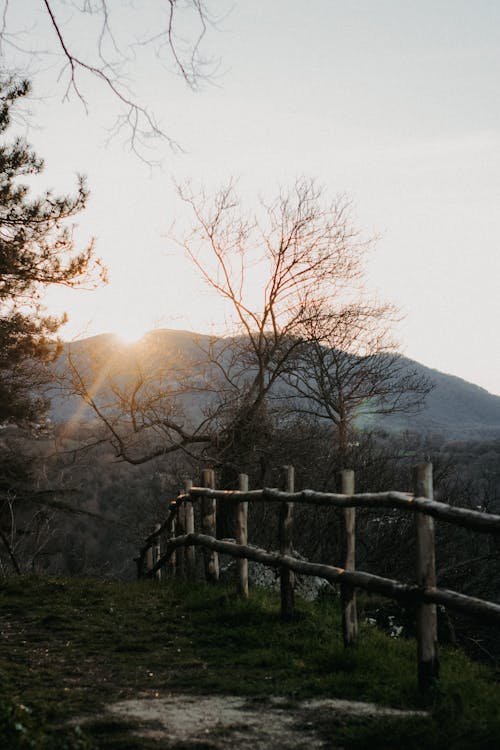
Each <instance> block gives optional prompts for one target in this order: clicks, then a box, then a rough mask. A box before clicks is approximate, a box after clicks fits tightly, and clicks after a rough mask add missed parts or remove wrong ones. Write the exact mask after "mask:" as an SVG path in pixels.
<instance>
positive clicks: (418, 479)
mask: <svg viewBox="0 0 500 750" xmlns="http://www.w3.org/2000/svg"><path fill="white" fill-rule="evenodd" d="M413 492H414V495H415V497H427V498H429V500H433V487H432V464H430V463H426V464H419V465H418V466H416V467H415V468H414V470H413ZM415 522H416V529H417V584H418V585H419V586H422V588H436V561H435V545H434V519H433V518H431V516H427V515H425V514H424V513H416V514H415ZM417 643H418V656H417V659H418V686H419V689H420V690H421V691H426V690H428V689H429V688H430V687H431V686H432V685H433V684H434V682H435V681H436V680H437V678H438V677H439V657H438V643H437V609H436V605H435V604H419V605H418V607H417Z"/></svg>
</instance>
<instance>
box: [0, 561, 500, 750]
mask: <svg viewBox="0 0 500 750" xmlns="http://www.w3.org/2000/svg"><path fill="white" fill-rule="evenodd" d="M278 613H279V602H278V597H277V596H276V595H275V594H273V593H270V592H268V591H264V590H259V589H256V590H253V591H252V594H251V598H250V600H248V601H244V600H241V599H239V598H238V597H236V596H235V595H234V594H233V593H232V592H231V591H230V590H229V589H225V588H223V587H207V586H204V585H195V586H193V585H190V586H186V585H184V586H183V585H179V584H177V583H175V582H166V583H161V584H160V585H159V584H157V583H155V582H141V583H137V584H125V583H116V582H102V581H92V580H84V579H64V580H59V579H51V578H42V577H30V576H27V577H22V578H11V579H7V580H4V581H2V582H1V583H0V628H1V637H0V673H1V674H2V680H1V683H0V706H1V707H2V709H1V710H2V711H3V713H2V714H1V717H2V719H1V721H2V722H3V723H0V728H1V732H0V737H1V738H2V740H3V739H4V737H6V738H8V740H9V742H10V744H9V743H6V742H4V743H3V745H2V746H5V747H9V748H12V749H13V750H18V749H19V750H24V748H25V747H26V748H28V747H34V748H38V747H40V748H45V747H47V748H52V747H53V748H54V749H55V750H57V749H58V748H59V747H61V748H63V747H66V748H67V750H79V749H81V750H86V749H87V747H88V748H91V747H92V748H93V747H99V748H114V749H115V750H118V749H121V748H135V747H138V748H139V747H140V748H148V747H158V743H155V742H154V740H137V739H136V738H134V736H133V734H132V730H133V725H125V724H124V723H123V722H119V721H117V722H110V721H107V720H104V718H102V716H101V718H100V715H101V714H102V710H103V707H104V706H105V705H106V703H108V702H112V701H117V700H123V699H126V698H133V697H137V696H138V695H139V694H140V695H141V696H142V697H148V696H149V697H155V696H157V695H161V694H162V693H166V692H172V691H183V692H191V693H211V692H218V693H226V694H238V695H246V696H249V697H253V698H254V699H258V698H262V699H265V697H266V696H270V695H281V696H287V697H289V698H290V700H291V702H292V703H293V701H296V700H299V699H303V698H309V697H339V698H350V699H353V700H367V701H373V702H375V703H380V704H384V705H388V706H393V707H396V708H421V707H423V706H427V707H428V708H429V709H430V710H431V718H426V719H411V720H407V719H405V720H395V719H391V720H384V721H381V722H374V721H370V722H366V721H339V720H338V719H332V720H325V721H320V722H319V726H320V729H321V731H322V733H323V734H324V737H325V739H326V740H327V741H329V742H330V741H331V743H332V747H334V746H342V747H345V748H353V750H354V749H355V748H362V747H368V746H369V747H370V748H377V747H380V748H382V747H384V748H386V749H388V750H390V748H400V747H402V746H403V745H404V747H405V750H412V748H420V747H425V748H426V750H432V748H435V749H436V750H441V748H443V749H444V748H445V747H446V748H449V747H451V748H454V749H455V748H457V750H467V749H468V748H471V749H472V748H473V747H474V748H484V750H487V749H489V748H490V747H491V748H493V747H495V748H498V747H499V746H500V719H499V718H498V717H499V716H500V709H499V706H500V685H499V683H498V681H497V678H498V675H495V674H494V673H492V672H491V671H489V670H488V669H486V668H485V667H483V666H481V665H479V664H475V663H472V662H471V661H470V660H469V659H467V658H466V657H465V655H464V654H463V653H462V652H461V651H460V650H458V649H454V648H451V647H445V648H442V649H441V654H440V656H441V671H442V679H441V681H440V683H439V687H437V688H436V690H435V691H434V693H433V694H432V695H431V696H430V697H428V698H427V699H426V700H423V699H422V697H421V696H420V695H419V693H418V690H417V684H416V655H415V654H416V644H415V641H414V640H411V639H405V638H391V637H390V636H389V635H388V634H387V633H386V632H384V631H383V630H381V629H379V628H378V627H376V626H374V625H370V624H366V623H363V624H362V627H361V634H360V641H359V644H358V645H357V646H356V647H355V648H350V649H344V647H343V644H342V641H341V623H340V611H339V607H338V602H337V601H336V600H335V599H334V598H327V599H325V600H324V601H322V602H320V603H318V604H309V603H306V602H299V603H298V608H297V617H296V619H295V620H294V621H293V622H292V623H282V622H281V621H280V618H279V614H278ZM75 717H77V718H78V717H80V718H81V719H82V726H83V727H84V729H83V730H82V731H81V730H79V729H78V728H74V727H73V728H70V729H68V728H67V726H68V725H67V722H68V720H70V719H71V720H72V721H74V720H75ZM90 719H91V720H90ZM16 725H17V726H18V728H17V729H16ZM19 726H21V727H23V728H24V729H22V728H21V729H20V728H19ZM40 727H45V729H44V730H43V731H42V730H41V729H40ZM9 733H10V734H9ZM447 737H448V738H451V740H452V741H451V740H450V741H448V740H446V738H447ZM47 738H48V739H47ZM403 738H404V740H403ZM15 742H17V743H18V744H17V745H16V744H15ZM23 742H24V743H25V744H24V745H23V744H22V743H23ZM30 742H31V744H30ZM44 743H45V744H44ZM51 743H52V744H51ZM57 743H59V744H57ZM64 743H66V744H64ZM71 743H73V744H71ZM78 743H80V744H78ZM85 743H86V744H85ZM127 743H128V744H127ZM377 743H378V744H377ZM412 743H413V744H412ZM419 743H420V744H419ZM492 743H493V744H492ZM179 748H180V745H179V746H178V749H179Z"/></svg>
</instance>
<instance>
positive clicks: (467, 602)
mask: <svg viewBox="0 0 500 750" xmlns="http://www.w3.org/2000/svg"><path fill="white" fill-rule="evenodd" d="M239 494H240V495H247V494H250V493H239ZM281 494H286V493H281ZM298 494H301V493H298ZM354 497H355V496H354ZM184 546H201V547H207V548H208V549H212V550H215V551H216V552H221V553H223V554H227V555H231V556H232V557H239V558H246V559H247V560H253V561H254V562H258V563H262V564H263V565H267V566H268V567H271V568H288V569H289V570H293V571H294V572H295V573H299V574H302V575H308V576H318V577H319V578H324V579H325V580H327V581H330V583H344V584H347V585H349V586H356V587H357V588H362V589H364V590H365V591H369V592H373V593H376V594H381V595H382V596H386V597H389V598H391V599H397V600H398V601H402V602H406V603H416V602H426V603H429V604H441V605H443V606H446V607H449V608H450V609H454V610H456V611H457V612H462V613H464V614H467V615H472V616H475V617H479V618H481V619H482V620H484V621H487V622H491V623H495V624H499V623H500V604H494V603H493V602H487V601H484V600H483V599H477V598H476V597H472V596H466V595H465V594H459V593H458V592H456V591H451V590H449V589H438V588H421V587H420V586H416V585H415V584H411V585H410V584H406V583H401V582H400V581H395V580H393V579H392V578H383V577H382V576H376V575H373V574H372V573H364V572H361V571H347V570H344V569H343V568H337V567H334V566H333V565H322V564H320V563H311V562H306V561H304V560H297V559H295V558H294V557H290V556H288V555H280V554H279V553H277V552H267V550H264V549H261V548H259V547H249V546H247V545H241V544H235V543H234V542H223V541H221V540H219V539H215V538H214V537H210V536H207V535H205V534H184V535H182V536H178V537H174V538H173V539H169V540H168V542H167V546H166V552H165V554H164V555H163V556H162V557H161V558H160V560H158V562H157V563H156V564H155V565H154V566H153V568H151V570H149V571H148V573H147V575H148V576H154V574H155V572H156V571H157V570H159V569H160V568H161V567H162V566H163V565H164V564H165V563H166V562H167V560H168V558H169V557H170V555H171V554H172V552H173V550H174V549H176V548H177V547H184Z"/></svg>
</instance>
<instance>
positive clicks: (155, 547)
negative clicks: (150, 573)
mask: <svg viewBox="0 0 500 750" xmlns="http://www.w3.org/2000/svg"><path fill="white" fill-rule="evenodd" d="M160 529H161V523H157V524H155V529H154V530H155V531H159V530H160ZM151 551H152V563H153V565H156V563H157V562H158V560H159V559H160V557H161V540H160V535H159V534H158V535H157V536H155V538H154V540H153V542H152V544H151ZM153 565H151V567H153ZM155 578H156V579H157V580H158V581H159V580H160V578H161V568H158V570H157V571H156V573H155Z"/></svg>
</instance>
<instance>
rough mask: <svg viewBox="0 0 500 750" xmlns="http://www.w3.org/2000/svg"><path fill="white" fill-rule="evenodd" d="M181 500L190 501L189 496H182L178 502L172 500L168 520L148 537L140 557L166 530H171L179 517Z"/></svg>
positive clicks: (140, 551)
mask: <svg viewBox="0 0 500 750" xmlns="http://www.w3.org/2000/svg"><path fill="white" fill-rule="evenodd" d="M181 498H182V499H183V500H184V499H188V498H187V496H183V495H182V496H181V495H180V496H179V497H178V498H177V499H176V500H172V502H171V503H170V510H169V512H168V516H167V517H166V519H165V520H164V521H163V523H162V524H161V526H160V527H159V528H158V529H156V530H155V531H152V532H151V534H150V535H149V536H148V537H146V540H145V542H144V544H143V545H142V547H141V549H140V550H139V556H140V557H142V556H143V555H145V554H146V552H147V551H148V549H149V547H150V546H151V545H152V544H153V543H154V542H155V541H156V540H157V538H158V537H159V536H160V534H162V533H163V532H164V531H165V529H168V528H169V526H170V524H171V522H172V521H173V519H174V518H175V517H176V515H177V504H178V502H179V500H180V499H181Z"/></svg>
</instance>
